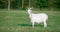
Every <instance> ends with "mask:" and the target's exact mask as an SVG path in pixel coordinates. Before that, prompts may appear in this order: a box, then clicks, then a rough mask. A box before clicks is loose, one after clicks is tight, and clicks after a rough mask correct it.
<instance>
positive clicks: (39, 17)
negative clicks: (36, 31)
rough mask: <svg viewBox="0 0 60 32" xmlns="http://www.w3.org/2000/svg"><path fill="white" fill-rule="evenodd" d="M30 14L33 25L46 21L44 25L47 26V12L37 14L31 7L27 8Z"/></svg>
mask: <svg viewBox="0 0 60 32" xmlns="http://www.w3.org/2000/svg"><path fill="white" fill-rule="evenodd" d="M27 12H28V14H29V18H30V20H31V22H32V27H34V23H38V24H39V23H44V27H47V23H46V20H47V19H48V16H47V14H45V13H39V14H35V13H32V10H31V8H29V9H28V10H27Z"/></svg>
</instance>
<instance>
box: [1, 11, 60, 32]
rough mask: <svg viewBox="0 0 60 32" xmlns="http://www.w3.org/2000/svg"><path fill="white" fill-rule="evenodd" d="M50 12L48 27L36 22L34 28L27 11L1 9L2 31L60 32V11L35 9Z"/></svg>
mask: <svg viewBox="0 0 60 32" xmlns="http://www.w3.org/2000/svg"><path fill="white" fill-rule="evenodd" d="M41 12H44V13H46V14H48V16H49V18H48V20H47V24H48V27H47V28H44V26H43V24H42V23H41V24H35V27H34V28H32V25H31V22H30V20H29V18H28V14H27V12H26V11H21V10H20V11H18V10H13V11H5V10H0V32H60V11H34V13H41Z"/></svg>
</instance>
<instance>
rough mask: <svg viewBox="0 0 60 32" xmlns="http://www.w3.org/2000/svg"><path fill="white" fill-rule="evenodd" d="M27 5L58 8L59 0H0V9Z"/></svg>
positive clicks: (59, 7) (25, 6)
mask: <svg viewBox="0 0 60 32" xmlns="http://www.w3.org/2000/svg"><path fill="white" fill-rule="evenodd" d="M27 7H34V8H41V9H42V8H49V9H60V0H0V9H1V8H8V9H20V8H27Z"/></svg>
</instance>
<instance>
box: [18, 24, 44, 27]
mask: <svg viewBox="0 0 60 32" xmlns="http://www.w3.org/2000/svg"><path fill="white" fill-rule="evenodd" d="M18 26H32V24H18ZM34 26H35V27H43V25H39V24H38V25H34Z"/></svg>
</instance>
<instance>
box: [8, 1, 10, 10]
mask: <svg viewBox="0 0 60 32" xmlns="http://www.w3.org/2000/svg"><path fill="white" fill-rule="evenodd" d="M8 11H10V0H8Z"/></svg>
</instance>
